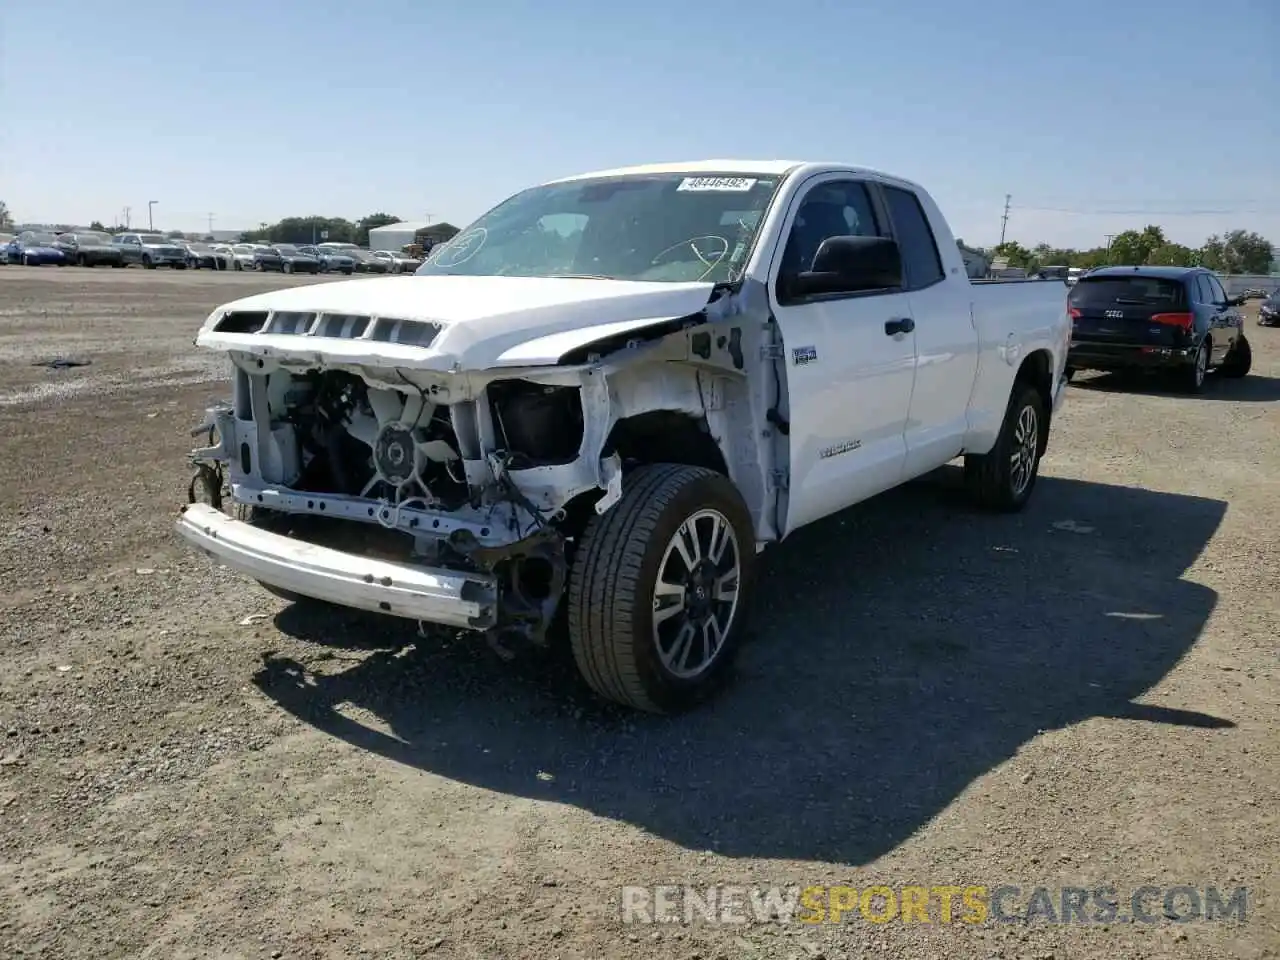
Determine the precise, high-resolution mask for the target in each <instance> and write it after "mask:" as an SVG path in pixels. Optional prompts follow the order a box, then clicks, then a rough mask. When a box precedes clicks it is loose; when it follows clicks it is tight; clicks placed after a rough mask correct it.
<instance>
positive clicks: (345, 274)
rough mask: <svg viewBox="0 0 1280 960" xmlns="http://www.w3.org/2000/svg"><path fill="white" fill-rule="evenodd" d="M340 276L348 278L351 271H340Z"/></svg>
mask: <svg viewBox="0 0 1280 960" xmlns="http://www.w3.org/2000/svg"><path fill="white" fill-rule="evenodd" d="M342 275H343V276H344V277H349V276H351V271H350V270H343V271H342Z"/></svg>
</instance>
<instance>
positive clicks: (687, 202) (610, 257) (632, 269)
mask: <svg viewBox="0 0 1280 960" xmlns="http://www.w3.org/2000/svg"><path fill="white" fill-rule="evenodd" d="M779 179H780V178H778V177H768V178H764V179H761V178H756V177H742V176H735V175H733V174H717V175H712V176H686V175H684V174H679V173H674V174H645V175H630V176H622V177H602V178H597V179H592V180H581V181H571V182H568V183H553V184H547V185H545V186H541V187H533V188H532V189H530V190H525V191H524V192H522V193H518V194H516V195H515V196H514V197H511V198H510V199H508V200H506V201H504V202H503V203H501V204H499V205H498V206H496V207H494V208H493V209H492V210H490V211H489V212H488V213H486V214H485V215H484V216H482V217H481V218H480V219H479V220H477V221H476V222H475V223H473V224H472V225H471V226H470V227H468V228H467V229H466V230H463V231H462V232H461V233H459V234H458V235H457V236H456V237H454V238H453V239H452V240H450V241H449V242H448V243H445V244H440V245H438V246H437V247H435V249H433V250H432V251H431V256H430V257H429V258H428V259H427V261H426V262H425V263H424V264H423V265H422V266H421V267H419V268H418V271H417V272H418V274H419V275H431V274H443V275H465V276H505V277H557V276H559V277H563V276H591V277H602V278H605V279H611V280H650V281H662V282H668V283H674V282H680V281H690V280H709V281H713V282H722V281H729V280H736V279H738V278H739V277H740V276H741V275H742V270H743V268H744V267H745V266H746V261H747V256H748V255H749V253H750V251H751V246H752V243H753V241H754V240H755V236H756V229H757V227H758V226H759V224H760V219H761V217H762V216H763V214H764V210H765V207H766V206H767V205H768V203H769V201H770V200H771V199H772V197H773V195H774V193H775V192H776V190H777V185H778V182H779Z"/></svg>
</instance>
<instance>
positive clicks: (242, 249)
mask: <svg viewBox="0 0 1280 960" xmlns="http://www.w3.org/2000/svg"><path fill="white" fill-rule="evenodd" d="M232 249H233V250H235V252H236V253H253V247H252V246H251V245H249V244H247V243H238V244H236V245H235V246H234V247H233V248H232Z"/></svg>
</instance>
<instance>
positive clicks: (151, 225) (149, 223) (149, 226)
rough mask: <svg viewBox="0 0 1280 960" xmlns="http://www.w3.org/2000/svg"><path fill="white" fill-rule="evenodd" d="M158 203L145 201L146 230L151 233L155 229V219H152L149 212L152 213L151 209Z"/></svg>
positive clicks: (156, 201)
mask: <svg viewBox="0 0 1280 960" xmlns="http://www.w3.org/2000/svg"><path fill="white" fill-rule="evenodd" d="M159 202H160V201H159V200H148V201H147V229H148V230H151V231H153V232H154V231H155V229H156V222H155V219H154V218H153V217H152V213H151V211H152V208H153V207H155V205H156V204H157V203H159Z"/></svg>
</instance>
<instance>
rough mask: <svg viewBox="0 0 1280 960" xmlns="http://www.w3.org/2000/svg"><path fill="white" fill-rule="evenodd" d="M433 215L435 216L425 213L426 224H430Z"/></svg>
mask: <svg viewBox="0 0 1280 960" xmlns="http://www.w3.org/2000/svg"><path fill="white" fill-rule="evenodd" d="M433 216H435V214H431V213H428V214H427V224H428V226H429V225H430V224H431V218H432V217H433Z"/></svg>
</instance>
